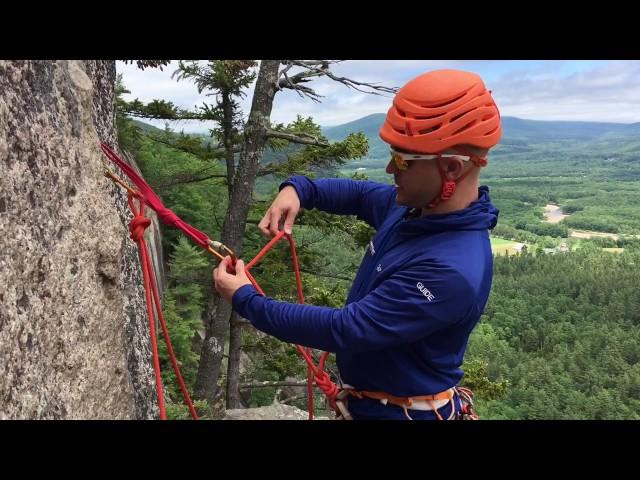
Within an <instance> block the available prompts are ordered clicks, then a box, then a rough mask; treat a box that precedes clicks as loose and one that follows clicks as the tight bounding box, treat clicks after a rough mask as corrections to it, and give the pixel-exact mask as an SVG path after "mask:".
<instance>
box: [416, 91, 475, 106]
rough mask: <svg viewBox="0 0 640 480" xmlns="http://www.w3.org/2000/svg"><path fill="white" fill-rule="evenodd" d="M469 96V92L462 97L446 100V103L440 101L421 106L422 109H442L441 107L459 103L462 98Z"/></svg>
mask: <svg viewBox="0 0 640 480" xmlns="http://www.w3.org/2000/svg"><path fill="white" fill-rule="evenodd" d="M466 94H467V92H464V93H463V94H461V95H458V96H457V97H454V98H451V99H449V100H444V101H440V102H437V103H423V104H421V105H420V106H421V107H422V108H440V107H446V106H447V105H450V104H452V103H455V102H457V101H458V100H460V99H461V98H462V97H464V96H465V95H466Z"/></svg>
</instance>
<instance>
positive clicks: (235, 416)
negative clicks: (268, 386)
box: [223, 403, 309, 420]
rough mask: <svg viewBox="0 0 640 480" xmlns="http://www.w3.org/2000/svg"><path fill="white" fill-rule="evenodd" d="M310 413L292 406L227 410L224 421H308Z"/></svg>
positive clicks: (277, 405)
mask: <svg viewBox="0 0 640 480" xmlns="http://www.w3.org/2000/svg"><path fill="white" fill-rule="evenodd" d="M308 419H309V413H308V412H305V411H304V410H300V409H299V408H297V407H293V406H291V405H282V404H278V403H276V404H274V405H269V406H268V407H259V408H238V409H233V410H226V411H225V417H224V418H223V420H308Z"/></svg>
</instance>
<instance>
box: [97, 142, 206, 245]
mask: <svg viewBox="0 0 640 480" xmlns="http://www.w3.org/2000/svg"><path fill="white" fill-rule="evenodd" d="M100 148H101V149H102V151H103V152H104V154H105V155H106V156H107V157H108V158H109V160H111V161H112V162H113V163H115V164H116V165H118V166H119V167H120V168H121V169H122V170H123V171H124V173H126V174H127V177H129V179H130V180H131V181H132V182H133V183H134V184H135V186H136V187H138V196H139V198H140V199H142V200H144V202H145V203H146V204H147V205H149V206H150V207H151V208H153V209H154V210H155V212H156V213H157V214H158V218H159V219H160V220H161V221H162V223H164V224H166V225H169V226H171V227H175V228H179V229H180V230H182V231H183V232H184V233H185V234H187V235H188V236H189V237H191V239H192V240H193V241H194V242H195V243H196V244H197V245H200V246H201V247H202V248H205V249H206V248H207V247H208V246H209V237H208V236H207V235H206V234H205V233H203V232H201V231H200V230H198V229H197V228H194V227H192V226H191V225H189V224H188V223H186V222H185V221H184V220H182V219H181V218H180V217H178V216H177V215H176V214H175V213H173V212H172V211H171V210H169V209H168V208H166V207H165V206H164V204H163V203H162V200H160V198H159V197H158V196H157V195H156V194H155V192H154V191H153V190H152V189H151V187H150V186H149V184H148V183H147V182H145V181H144V179H143V178H142V177H140V176H139V175H138V174H137V173H136V172H135V170H134V169H133V168H131V167H130V166H129V165H127V164H126V163H125V162H124V160H122V159H121V158H120V157H119V156H118V155H117V154H116V153H115V152H114V151H113V150H111V149H110V148H109V147H108V146H107V145H105V144H104V143H101V144H100Z"/></svg>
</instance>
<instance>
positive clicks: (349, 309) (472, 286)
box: [232, 176, 498, 417]
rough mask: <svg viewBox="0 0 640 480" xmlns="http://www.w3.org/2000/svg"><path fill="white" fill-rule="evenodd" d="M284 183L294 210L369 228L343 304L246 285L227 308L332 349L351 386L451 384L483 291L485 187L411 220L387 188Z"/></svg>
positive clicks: (365, 406) (487, 253) (342, 182)
mask: <svg viewBox="0 0 640 480" xmlns="http://www.w3.org/2000/svg"><path fill="white" fill-rule="evenodd" d="M286 185H291V186H293V187H294V188H295V189H296V192H297V193H298V196H299V198H300V202H301V206H302V207H303V208H306V209H312V208H318V209H320V210H323V211H326V212H330V213H337V214H345V215H356V216H357V217H358V218H359V219H361V220H364V221H366V222H367V223H368V224H369V225H371V226H372V227H373V228H375V229H376V230H377V233H376V234H375V236H374V237H373V239H372V240H371V242H370V244H369V247H368V250H367V252H366V254H365V256H364V259H363V260H362V263H361V265H360V269H359V270H358V273H357V275H356V278H355V280H354V283H353V286H352V288H351V290H350V292H349V296H348V298H347V302H346V305H345V307H344V308H341V309H337V308H328V307H319V306H311V305H299V304H290V303H285V302H279V301H276V300H273V299H271V298H268V297H263V296H261V295H260V294H259V293H258V292H257V291H256V290H255V288H254V287H253V286H252V285H245V286H243V287H241V288H240V289H238V291H236V293H235V294H234V296H233V300H232V302H233V307H234V309H235V310H236V311H237V312H238V313H239V314H240V315H242V316H243V317H245V318H247V319H249V320H250V321H251V323H252V324H253V325H254V326H255V327H256V328H258V329H259V330H262V331H264V332H266V333H268V334H270V335H273V336H275V337H277V338H279V339H281V340H284V341H286V342H290V343H296V344H300V345H305V346H308V347H312V348H317V349H321V350H325V351H329V352H335V353H336V363H337V365H338V368H339V370H340V375H341V377H342V380H343V381H344V382H345V383H347V384H349V385H352V386H354V387H355V388H356V389H358V390H369V391H382V392H386V393H390V394H393V395H396V396H400V397H405V396H417V395H427V394H434V393H438V392H441V391H444V390H446V389H448V388H450V387H452V386H455V385H457V384H458V382H459V381H460V380H461V379H462V376H463V372H462V370H461V369H460V366H461V364H462V361H463V357H464V352H465V349H466V346H467V341H468V338H469V334H470V333H471V330H472V329H473V328H474V326H475V325H476V323H477V322H478V320H479V319H480V316H481V314H482V311H483V310H484V307H485V305H486V302H487V299H488V297H489V291H490V289H491V280H492V262H493V257H492V254H491V246H490V242H489V235H488V230H489V229H492V228H493V227H494V226H495V225H496V222H497V216H498V210H497V209H496V208H495V207H494V206H493V205H492V204H491V201H490V198H489V190H488V188H487V187H484V186H483V187H480V189H479V192H478V200H477V201H475V202H473V203H472V204H471V205H470V206H469V207H468V208H466V209H464V210H459V211H456V212H452V213H446V214H436V215H428V216H422V217H417V218H411V217H410V215H409V212H410V210H411V209H410V208H408V207H402V206H400V205H398V204H396V202H395V198H396V193H395V188H394V187H393V186H391V185H384V184H380V183H375V182H369V181H353V180H348V179H321V180H310V179H308V178H306V177H303V176H294V177H291V178H290V179H288V180H287V181H286V182H284V183H283V184H282V185H281V186H280V188H283V187H284V186H286ZM358 404H359V405H358ZM350 408H351V410H352V413H354V414H356V413H360V414H362V416H364V417H366V416H368V415H373V416H375V415H378V416H383V415H385V413H384V412H386V411H388V408H387V407H383V406H382V405H381V404H379V403H376V402H367V401H355V400H354V401H350ZM358 409H360V410H361V411H360V412H356V411H357V410H358ZM374 410H375V411H376V412H374ZM424 413H426V412H424ZM429 413H430V412H429Z"/></svg>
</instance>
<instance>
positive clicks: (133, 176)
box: [100, 143, 339, 420]
mask: <svg viewBox="0 0 640 480" xmlns="http://www.w3.org/2000/svg"><path fill="white" fill-rule="evenodd" d="M100 148H101V149H102V151H103V152H104V154H105V155H106V156H107V157H108V158H109V160H111V161H112V162H113V163H115V164H116V165H118V166H119V167H120V168H121V169H122V170H123V171H124V172H125V173H126V174H127V176H128V177H129V179H130V180H131V181H132V182H133V183H134V184H135V185H136V187H137V188H138V190H139V191H138V192H135V197H137V198H138V201H139V202H140V209H139V210H138V209H136V208H135V205H134V204H133V196H134V195H132V193H131V192H129V194H128V201H129V207H130V208H131V211H132V212H133V214H134V218H133V220H131V223H130V225H129V230H130V231H131V238H132V239H133V240H134V241H135V242H137V244H138V247H139V251H140V261H141V264H142V273H143V276H144V282H145V285H144V288H145V295H146V299H147V313H148V315H149V330H150V334H151V345H152V350H153V365H154V370H155V374H156V387H157V394H158V405H159V407H160V418H162V419H163V420H166V412H165V407H164V396H163V390H162V379H161V377H160V362H159V359H158V347H157V339H156V335H155V323H154V321H153V318H154V317H153V309H152V308H151V298H152V297H153V301H154V304H155V307H156V311H157V312H158V319H159V321H160V325H161V327H162V333H163V335H164V339H165V343H166V345H167V350H168V351H169V357H170V358H171V363H172V365H173V370H174V371H175V373H176V377H177V378H178V382H179V383H180V389H181V390H182V395H183V396H184V399H185V402H186V403H187V405H188V406H189V411H190V412H191V416H192V417H193V418H194V419H197V418H198V415H197V413H196V411H195V409H194V408H193V404H192V402H191V398H190V397H189V392H188V391H187V388H186V386H185V384H184V381H183V379H182V375H181V374H180V369H179V368H178V364H177V361H176V358H175V355H174V352H173V347H172V346H171V340H170V338H169V332H168V331H167V327H166V324H165V321H164V315H163V314H162V308H161V307H160V301H159V299H158V298H159V295H158V290H157V286H156V281H155V278H154V276H153V268H152V267H151V264H150V261H149V258H148V255H147V246H146V242H145V241H144V231H145V229H146V228H147V227H148V226H149V225H150V224H151V220H149V219H148V218H146V217H144V207H145V205H149V206H150V207H151V208H152V209H153V210H155V212H156V213H157V214H158V218H159V219H160V220H161V221H162V222H163V223H165V224H167V225H169V226H172V227H176V228H179V229H180V230H182V231H183V232H184V233H186V234H187V235H188V236H189V237H191V239H192V240H193V241H194V242H195V243H196V244H197V245H199V246H201V247H202V248H204V249H208V248H209V237H208V236H207V235H206V234H205V233H203V232H201V231H200V230H198V229H196V228H194V227H192V226H191V225H189V224H188V223H186V222H185V221H183V220H182V219H181V218H180V217H178V216H177V215H176V214H175V213H174V212H172V211H171V210H169V209H168V208H166V207H165V206H164V205H163V203H162V201H161V200H160V198H159V197H158V196H157V195H156V194H155V192H154V191H153V189H152V188H151V187H150V186H149V184H147V182H145V180H144V179H143V178H142V177H140V176H139V175H138V174H137V173H136V172H135V171H134V170H133V168H131V167H130V166H129V165H127V164H126V163H125V162H124V161H123V160H122V159H121V158H120V157H118V155H117V154H116V153H115V152H114V151H113V150H111V149H110V148H109V147H108V146H107V145H105V144H104V143H102V144H100ZM284 236H286V237H287V240H288V241H289V247H290V249H291V256H292V259H293V269H294V272H295V276H296V288H297V290H298V299H299V300H300V303H304V295H303V292H302V279H301V277H300V267H299V265H298V257H297V256H296V250H295V245H294V243H293V238H292V237H291V235H289V234H286V233H285V232H279V233H278V234H277V235H276V236H275V237H273V238H272V239H271V241H269V243H267V245H265V246H264V248H263V249H262V250H261V251H260V252H259V253H258V255H256V257H255V258H254V259H253V260H251V261H250V262H249V263H248V264H247V265H246V266H245V271H246V274H247V277H248V278H249V280H250V281H251V283H252V284H253V286H254V287H255V288H256V289H257V290H258V292H260V294H261V295H264V292H263V291H262V289H261V288H260V286H259V285H258V282H256V280H255V279H254V278H253V276H252V275H251V273H249V270H250V269H251V267H253V266H254V265H255V264H256V263H258V262H259V261H260V260H261V259H262V257H264V256H265V255H266V253H267V252H268V251H269V250H270V249H271V248H272V247H273V246H274V245H275V244H276V243H277V242H279V241H280V240H281V239H282V237H284ZM149 285H151V288H150V287H149ZM150 290H151V292H150ZM295 347H296V349H297V350H298V352H300V355H302V358H304V360H305V362H306V363H307V386H308V394H309V402H308V406H309V420H313V408H314V404H313V381H314V380H315V383H316V385H318V387H319V388H320V389H321V390H322V392H323V393H324V394H325V395H326V396H327V398H328V399H329V401H330V403H331V406H332V408H334V409H335V399H336V396H337V395H338V391H339V389H338V386H337V385H336V384H335V383H334V382H332V381H331V379H330V378H329V375H328V374H327V372H325V371H324V365H325V361H326V359H327V357H328V356H329V353H328V352H323V353H322V355H321V356H320V360H319V361H318V365H316V364H315V361H314V360H313V358H312V356H311V349H310V348H308V347H302V346H300V345H296V346H295Z"/></svg>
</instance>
